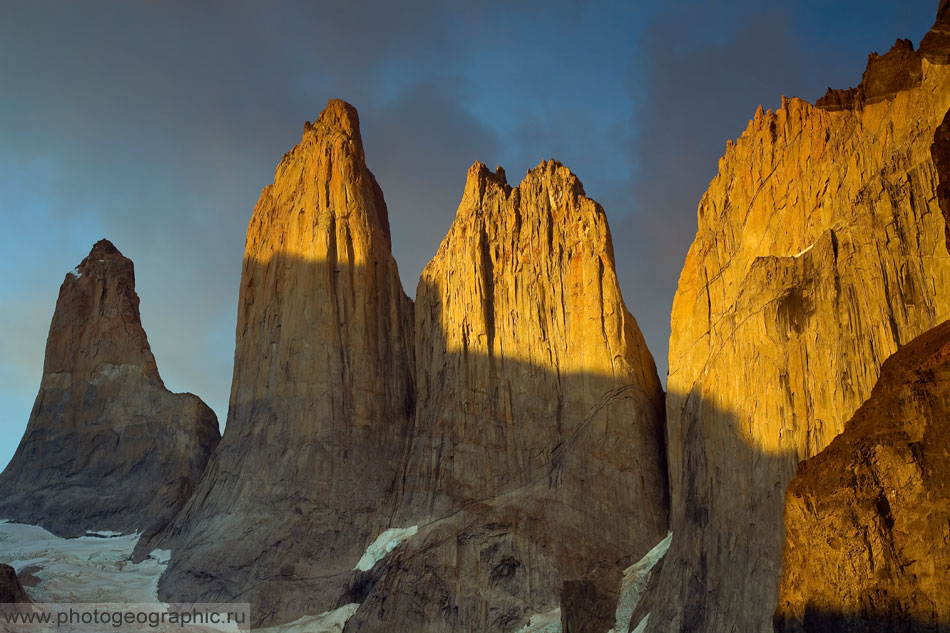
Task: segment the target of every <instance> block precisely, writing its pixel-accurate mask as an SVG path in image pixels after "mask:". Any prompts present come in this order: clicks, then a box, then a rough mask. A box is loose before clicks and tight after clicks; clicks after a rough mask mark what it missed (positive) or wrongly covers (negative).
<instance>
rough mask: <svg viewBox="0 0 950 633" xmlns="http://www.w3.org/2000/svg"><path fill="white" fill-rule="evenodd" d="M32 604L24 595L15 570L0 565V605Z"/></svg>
mask: <svg viewBox="0 0 950 633" xmlns="http://www.w3.org/2000/svg"><path fill="white" fill-rule="evenodd" d="M29 602H33V601H32V600H30V598H29V596H27V595H26V591H24V589H23V586H22V585H21V584H20V581H19V580H17V577H16V570H15V569H13V568H12V567H10V566H9V565H4V564H0V604H23V603H29Z"/></svg>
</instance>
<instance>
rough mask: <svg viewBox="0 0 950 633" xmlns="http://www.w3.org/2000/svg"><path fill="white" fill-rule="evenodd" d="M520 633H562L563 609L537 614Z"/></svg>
mask: <svg viewBox="0 0 950 633" xmlns="http://www.w3.org/2000/svg"><path fill="white" fill-rule="evenodd" d="M518 633H561V609H560V607H558V608H557V609H554V610H552V611H546V612H545V613H535V614H534V615H532V616H531V619H530V620H528V623H527V624H525V625H524V628H522V629H521V630H519V631H518Z"/></svg>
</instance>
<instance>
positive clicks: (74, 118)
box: [0, 0, 933, 463]
mask: <svg viewBox="0 0 950 633" xmlns="http://www.w3.org/2000/svg"><path fill="white" fill-rule="evenodd" d="M866 4H867V3H859V2H852V3H840V5H839V4H838V3H836V4H834V7H832V8H828V6H827V3H823V2H818V1H817V0H814V1H812V2H798V3H791V4H782V5H772V6H762V5H761V3H758V2H752V1H751V0H743V1H742V2H732V3H725V4H723V3H716V4H715V5H713V4H710V3H703V2H698V1H695V0H691V1H683V2H676V3H665V4H662V5H653V6H648V5H646V4H643V5H641V4H640V3H621V2H606V3H602V4H600V3H598V4H597V5H596V6H591V5H587V4H584V3H576V2H562V3H558V2H553V3H552V2H540V1H534V0H532V1H530V2H524V3H516V4H514V5H512V4H511V3H501V2H487V3H481V4H467V5H464V6H449V5H448V4H447V3H431V2H419V1H416V0H411V1H407V2H399V3H394V2H389V3H382V2H379V3H365V2H363V3H357V2H346V3H335V4H333V5H332V6H331V5H329V4H328V3H317V2H303V1H300V2H290V1H287V2H281V3H260V2H249V1H247V2H230V3H227V4H226V5H223V4H216V3H193V2H153V3H144V2H139V3H129V2H124V1H122V2H119V1H109V2H106V1H102V0H99V1H94V2H87V3H53V2H47V1H45V0H38V1H35V2H26V1H23V2H16V1H15V2H5V3H3V5H2V7H0V86H2V89H3V99H2V100H0V138H2V139H3V143H2V144H0V219H2V231H0V248H2V249H3V252H4V253H5V254H6V256H7V257H8V259H9V261H11V262H13V264H12V265H11V266H10V267H9V269H8V270H7V271H6V272H5V274H4V275H2V276H0V303H2V305H3V315H2V316H3V323H2V325H3V326H4V332H6V335H5V337H4V339H5V340H3V341H2V342H0V355H2V363H0V372H2V373H0V379H3V381H4V384H3V386H2V388H0V415H2V416H3V419H4V425H3V429H4V433H5V434H6V436H4V437H0V463H5V462H6V460H7V459H8V458H9V456H10V455H12V452H13V450H14V447H15V443H16V440H17V439H18V437H19V435H20V434H21V433H22V430H23V428H24V427H25V424H26V420H27V418H28V416H29V411H30V403H31V402H32V399H33V395H34V394H35V390H36V388H37V387H38V383H39V377H40V373H41V367H42V358H43V349H44V345H45V336H46V330H47V328H48V323H49V318H50V316H51V315H52V311H53V307H54V303H55V297H56V292H57V289H58V287H59V284H60V283H61V282H62V279H63V275H64V274H65V272H66V271H68V270H70V269H71V268H72V267H73V266H75V265H76V264H77V263H79V261H80V260H81V259H82V258H83V257H84V256H85V255H86V253H87V252H88V250H89V248H90V247H91V245H92V244H93V243H94V242H95V241H96V240H98V239H99V238H101V237H103V236H106V237H109V238H110V239H112V240H113V241H114V242H115V243H116V245H117V246H118V247H119V248H120V249H121V250H122V251H123V253H125V254H126V255H127V256H128V257H130V258H131V259H132V260H133V261H134V262H135V264H136V274H137V288H138V293H139V295H140V297H141V308H142V318H143V322H144V325H145V328H146V331H147V332H148V335H149V338H150V341H151V343H152V348H153V351H154V353H155V356H156V359H157V361H158V366H159V370H160V371H161V373H162V376H163V377H164V378H165V380H166V383H167V384H168V386H169V387H170V388H171V389H173V390H179V391H184V390H187V391H192V392H194V393H197V394H198V395H199V396H201V397H202V398H204V399H205V400H206V401H207V402H208V403H209V404H210V405H211V406H212V407H213V408H214V409H215V411H216V412H217V413H218V415H219V416H220V417H221V418H222V422H223V418H224V416H225V414H226V409H227V399H228V395H229V391H230V380H231V371H232V367H231V364H232V361H233V353H234V328H235V320H236V312H237V306H236V303H237V291H238V283H239V275H240V263H241V257H242V254H243V244H244V233H245V230H246V227H247V222H248V219H249V218H250V214H251V210H252V208H253V206H254V203H255V201H256V200H257V197H258V195H259V193H260V190H261V188H262V187H263V186H264V185H266V184H267V183H269V182H270V181H271V179H272V176H273V171H274V168H275V166H276V164H277V162H278V161H279V160H280V157H281V156H282V155H283V154H284V152H286V151H287V150H288V149H289V148H290V147H291V146H293V145H294V144H295V143H296V142H297V141H298V140H299V139H300V135H301V133H302V128H303V122H304V121H306V120H313V119H315V118H316V117H317V115H318V113H319V111H320V110H321V109H322V107H323V105H324V104H325V103H326V100H327V99H328V98H330V97H340V98H344V99H346V100H348V101H350V102H352V103H353V104H354V105H356V106H357V107H358V109H359V111H360V118H361V122H362V126H363V137H364V143H365V145H366V153H367V162H368V164H369V166H370V168H371V169H372V170H373V172H374V173H375V174H376V176H377V178H378V180H379V181H380V184H381V186H382V187H383V190H384V193H385V196H386V200H387V203H388V206H389V212H390V219H391V225H392V230H393V238H394V253H395V256H396V258H397V261H398V262H399V264H400V270H401V272H402V276H403V281H404V284H405V286H406V287H407V289H408V290H409V294H410V295H412V294H414V289H415V284H416V278H417V275H418V273H419V271H420V270H421V268H422V267H423V265H424V264H425V262H426V261H427V260H428V259H429V257H431V255H433V254H434V253H435V251H436V249H437V247H438V244H439V242H440V241H441V239H442V237H443V236H444V234H445V232H446V230H447V229H448V226H449V224H450V223H451V221H452V219H453V218H454V214H455V209H456V207H457V205H458V202H459V199H460V197H461V194H462V186H463V184H464V178H465V173H466V169H467V167H468V166H469V165H470V164H471V163H472V162H474V161H475V160H481V161H484V162H486V163H488V164H489V165H491V166H494V164H501V165H503V166H504V167H505V168H506V169H507V171H508V174H509V179H510V180H512V181H513V183H512V184H514V181H517V180H518V179H519V178H518V176H519V175H520V174H521V173H523V172H524V171H525V170H526V169H528V168H530V167H533V166H534V165H536V164H537V163H538V162H539V161H540V160H541V159H542V158H557V159H559V160H561V161H562V162H564V163H565V164H566V165H568V166H569V167H570V168H571V169H572V170H574V171H575V172H576V173H577V174H578V175H579V177H580V178H581V179H582V180H583V181H584V184H585V188H586V190H587V193H588V195H590V196H592V197H593V198H595V199H597V200H598V201H599V202H601V203H602V204H603V205H604V207H605V209H606V211H607V214H608V218H609V219H610V222H611V226H612V229H613V234H614V243H615V249H616V252H617V259H618V265H619V271H618V273H619V278H620V280H621V283H622V285H623V289H624V292H625V296H626V300H627V303H628V306H629V307H630V309H631V311H632V312H633V313H634V315H635V316H636V317H637V319H638V320H639V321H640V323H641V327H642V329H643V330H644V333H645V334H646V337H647V340H648V343H649V344H650V346H651V349H652V350H653V352H654V355H655V356H656V357H657V360H658V365H659V366H660V368H661V374H662V373H663V372H664V371H665V355H666V345H667V340H666V339H667V336H668V319H669V305H670V302H671V299H672V293H673V289H674V288H675V281H676V277H677V276H678V274H679V269H680V266H681V264H682V257H683V255H684V254H685V250H686V247H687V246H688V244H689V241H690V240H691V238H692V234H693V232H694V231H695V211H696V205H697V202H698V200H699V196H700V195H701V193H702V190H703V189H704V188H705V186H706V183H707V182H708V181H709V179H710V178H711V177H712V175H713V173H714V170H715V166H716V161H717V159H718V157H719V154H720V153H721V152H722V149H723V148H724V144H725V140H726V139H727V138H730V137H735V136H736V135H737V134H738V133H739V131H740V130H741V129H742V128H743V127H744V125H745V121H746V120H747V119H748V118H749V117H750V116H751V115H752V113H753V112H754V110H755V106H756V105H757V104H759V103H765V104H766V105H769V104H772V105H775V104H777V102H778V96H779V95H780V94H781V93H782V92H785V93H788V94H799V95H801V96H804V97H808V98H814V97H815V96H818V95H819V94H820V93H821V92H823V90H824V87H825V86H826V85H827V84H835V85H850V84H853V83H856V81H857V79H858V77H859V76H860V71H861V68H862V67H863V63H864V58H865V55H866V53H867V52H868V51H869V50H871V49H874V48H878V49H880V48H886V47H887V46H888V45H889V43H890V42H891V41H893V38H894V37H895V36H896V35H898V34H900V33H904V32H908V33H909V34H910V35H914V36H916V37H919V36H920V35H921V34H922V33H923V30H924V29H925V28H926V26H929V23H930V21H931V20H932V17H933V15H932V14H933V7H931V6H930V5H931V4H932V3H930V2H926V3H924V4H925V5H927V6H926V7H924V6H923V5H915V4H913V3H900V4H901V7H891V6H889V4H888V3H885V2H876V3H871V4H872V5H873V6H866ZM891 4H893V3H891ZM839 6H843V7H846V8H845V9H840V8H838V7H839ZM918 14H919V16H918ZM920 24H923V26H922V27H919V25H920ZM895 25H908V26H911V27H913V26H914V25H918V27H919V28H917V27H915V28H917V32H916V33H913V32H909V31H906V30H905V29H903V28H901V29H900V32H899V33H895V32H894V30H895V28H897V27H896V26H895ZM855 33H858V34H863V35H855ZM882 34H883V35H886V37H884V36H883V35H882ZM862 38H863V39H862ZM882 38H883V39H882ZM872 40H873V41H872ZM836 59H841V60H843V61H842V62H841V63H840V64H837V63H835V62H833V61H829V60H836Z"/></svg>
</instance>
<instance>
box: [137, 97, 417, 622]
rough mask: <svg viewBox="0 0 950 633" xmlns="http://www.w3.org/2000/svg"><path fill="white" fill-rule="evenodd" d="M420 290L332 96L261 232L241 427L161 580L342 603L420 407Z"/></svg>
mask: <svg viewBox="0 0 950 633" xmlns="http://www.w3.org/2000/svg"><path fill="white" fill-rule="evenodd" d="M411 341H412V306H411V302H410V300H409V299H408V298H407V297H406V296H405V294H404V293H403V291H402V286H401V284H400V281H399V275H398V272H397V268H396V263H395V261H394V260H393V258H392V256H391V254H390V234H389V223H388V218H387V211H386V205H385V202H384V200H383V195H382V192H381V191H380V188H379V186H378V185H377V184H376V180H375V179H374V178H373V175H372V174H371V173H370V171H369V170H368V169H367V167H366V164H365V160H364V155H363V146H362V140H361V137H360V131H359V120H358V117H357V114H356V111H355V110H354V109H353V108H352V107H351V106H350V105H348V104H345V103H343V102H342V101H331V102H330V103H329V104H328V105H327V108H326V109H325V110H324V111H323V113H322V114H321V115H320V117H319V119H318V120H317V121H316V122H315V123H314V124H313V125H311V124H309V123H308V124H307V125H306V127H305V128H304V133H303V138H302V139H301V141H300V143H299V144H298V145H297V146H296V147H294V148H293V149H292V150H291V151H290V152H288V153H287V154H286V155H285V156H284V157H283V159H282V160H281V162H280V164H279V165H278V167H277V171H276V173H275V175H274V182H273V184H272V185H269V186H267V187H265V188H264V190H263V192H262V193H261V196H260V200H259V201H258V203H257V206H256V207H255V209H254V213H253V216H252V218H251V221H250V225H249V227H248V233H247V243H246V246H245V254H244V268H243V272H242V276H241V291H240V303H239V312H238V325H237V345H236V351H235V359H234V363H235V365H234V380H233V384H232V389H231V400H230V409H229V412H228V423H227V428H226V431H225V433H224V437H223V438H222V441H221V445H220V447H219V449H218V451H217V452H216V454H215V456H214V458H213V460H212V462H211V464H210V465H209V467H208V473H207V475H206V476H205V478H204V479H203V480H202V482H201V484H200V486H199V487H198V490H197V491H196V493H195V495H194V496H193V497H192V500H191V502H190V503H189V504H188V505H187V507H186V508H185V510H184V511H183V513H182V515H181V516H180V518H179V520H178V521H177V522H176V524H175V525H174V526H173V528H171V529H170V530H168V531H166V532H165V533H164V534H161V535H158V536H157V537H156V538H155V539H154V542H155V543H161V544H162V545H163V546H164V547H168V548H170V549H172V550H173V552H174V555H173V557H172V560H171V563H170V566H169V569H168V571H167V573H166V574H165V575H164V576H163V577H162V581H161V584H160V595H162V596H164V597H167V598H168V599H171V600H179V599H180V600H186V599H187V600H199V601H214V600H239V601H242V602H243V601H247V602H250V603H251V604H252V605H253V607H254V613H255V619H256V620H257V621H258V623H259V624H268V623H272V622H286V621H289V620H293V619H295V618H297V617H298V616H301V615H307V614H317V613H322V612H325V611H329V610H331V609H333V608H334V607H336V606H338V605H337V604H336V601H337V599H338V598H339V596H340V595H341V594H342V592H343V587H344V585H346V583H347V582H348V581H349V579H350V576H351V575H352V574H354V573H355V572H353V571H352V570H353V569H354V567H355V566H356V564H357V562H358V561H359V559H360V557H361V554H362V552H363V550H364V549H365V548H366V546H367V545H368V544H369V542H370V541H372V539H373V538H375V536H376V535H377V534H379V532H380V531H382V529H384V528H386V527H388V526H389V520H390V518H391V515H392V506H391V504H392V498H393V497H392V494H393V491H394V487H395V481H396V478H397V471H398V469H399V467H400V464H401V462H402V459H403V456H404V454H405V437H406V434H407V431H408V427H409V421H410V416H411V415H412V409H413V388H412V365H411V359H412V342H411Z"/></svg>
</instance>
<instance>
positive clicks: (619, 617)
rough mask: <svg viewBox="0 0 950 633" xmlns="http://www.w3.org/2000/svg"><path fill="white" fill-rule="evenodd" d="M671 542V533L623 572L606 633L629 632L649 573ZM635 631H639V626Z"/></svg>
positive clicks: (648, 580) (642, 622)
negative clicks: (611, 626)
mask: <svg viewBox="0 0 950 633" xmlns="http://www.w3.org/2000/svg"><path fill="white" fill-rule="evenodd" d="M672 541H673V533H672V532H670V533H668V534H667V535H666V538H664V539H663V540H662V541H660V542H659V543H657V544H656V545H655V546H654V547H653V549H651V550H650V551H649V552H647V553H646V554H645V555H644V556H643V558H641V559H640V560H639V561H637V562H636V563H634V564H633V565H631V566H630V567H627V568H626V569H625V570H624V572H623V580H622V581H621V583H620V597H619V598H618V599H617V614H616V616H615V620H614V626H613V628H612V629H610V631H608V633H624V632H625V631H628V630H630V620H631V619H632V618H633V612H634V610H636V608H637V605H638V604H639V603H640V598H642V597H643V592H644V591H646V588H647V583H648V582H650V573H651V572H652V571H653V568H654V567H656V564H657V563H658V562H660V559H662V558H663V557H664V556H665V555H666V552H667V550H669V549H670V543H671V542H672ZM645 622H646V618H644V619H643V621H641V622H640V625H643V626H646V625H645V624H644V623H645ZM637 630H638V631H639V630H641V629H640V626H639V625H638V627H637Z"/></svg>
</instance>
